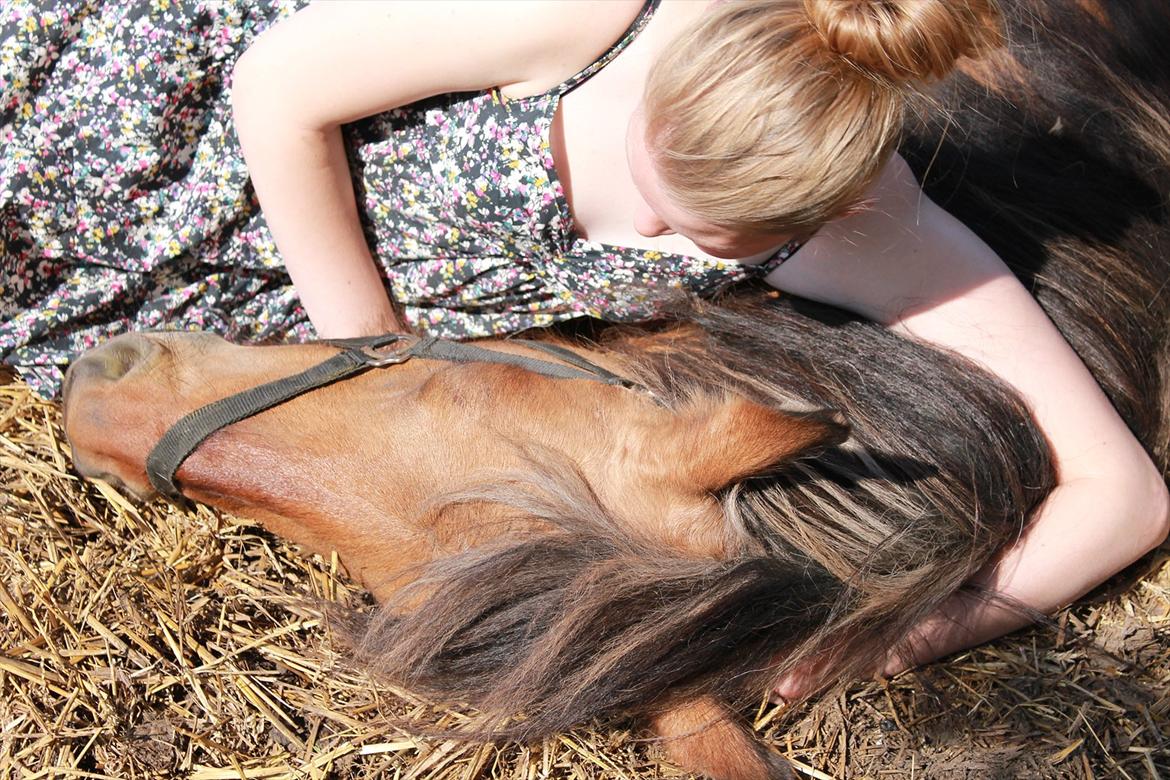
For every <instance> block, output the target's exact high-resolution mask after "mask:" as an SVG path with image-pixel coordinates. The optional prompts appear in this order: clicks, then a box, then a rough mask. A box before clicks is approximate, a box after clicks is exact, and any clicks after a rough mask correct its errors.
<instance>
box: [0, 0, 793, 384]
mask: <svg viewBox="0 0 1170 780" xmlns="http://www.w3.org/2000/svg"><path fill="white" fill-rule="evenodd" d="M303 4H304V3H303V0H281V1H273V0H133V2H123V1H122V0H8V1H7V2H5V3H4V4H3V5H2V6H0V144H2V145H3V151H2V154H0V356H2V358H3V360H4V362H5V363H7V364H9V365H12V366H15V367H16V368H17V369H18V370H19V372H20V373H21V375H22V376H23V377H24V378H25V380H26V381H28V382H29V383H30V384H31V385H32V386H33V387H34V388H35V389H36V390H37V391H38V392H40V393H41V394H43V395H46V396H51V395H53V394H54V393H56V392H57V391H58V390H59V388H60V383H61V379H62V376H63V371H64V369H65V367H66V366H67V365H68V363H69V362H70V361H71V360H72V359H74V358H75V357H77V355H79V354H80V353H81V352H82V351H84V350H85V349H87V348H89V347H92V346H94V345H95V344H97V343H99V342H101V341H102V340H104V339H107V338H109V337H111V336H113V335H116V334H118V333H122V332H125V331H128V330H147V329H160V328H171V329H188V330H210V331H215V332H217V333H220V334H222V335H224V336H226V337H227V338H230V339H233V340H237V341H249V342H262V341H264V342H272V341H286V340H307V339H311V338H313V335H314V334H313V330H312V325H311V324H310V323H309V321H308V319H307V317H306V315H305V313H304V310H303V309H302V307H301V305H300V302H299V300H298V298H297V294H296V291H295V289H294V288H293V286H292V284H291V282H290V281H289V278H288V275H287V274H286V272H285V271H284V269H283V266H282V264H281V261H280V256H279V253H278V252H277V250H276V247H275V245H274V243H273V241H272V237H271V235H270V233H269V231H268V228H267V226H266V224H265V222H264V216H263V214H262V213H261V212H260V210H259V208H258V206H257V204H256V200H255V197H254V196H253V194H252V190H251V187H250V185H249V182H248V175H247V170H246V168H245V166H244V162H243V159H242V157H241V153H240V149H239V142H238V140H237V138H236V136H235V132H234V129H233V127H232V122H231V110H230V85H229V84H228V83H227V79H228V77H229V75H230V72H231V68H232V65H233V63H234V62H235V60H236V58H237V57H238V56H239V55H240V54H242V53H243V51H244V50H245V49H246V48H247V47H248V46H249V45H250V43H251V42H252V40H254V39H255V37H256V35H257V34H259V33H260V32H261V31H262V30H264V29H265V28H267V27H268V26H269V25H271V24H272V23H273V22H275V21H276V20H278V19H280V18H282V17H283V16H286V15H288V14H290V13H292V12H294V11H295V10H296V9H297V8H298V7H299V6H300V5H303ZM655 5H656V0H651V2H648V3H647V5H646V7H645V8H644V9H643V11H642V12H641V14H640V15H639V16H638V18H637V19H636V20H635V21H634V22H633V24H632V25H631V27H630V29H629V30H628V31H627V32H626V33H625V35H624V36H623V37H622V38H621V40H619V41H618V42H617V43H615V44H614V45H613V47H611V48H610V50H609V51H607V52H606V53H605V54H603V55H602V56H601V57H600V58H599V59H598V60H597V61H596V62H594V63H593V64H592V65H590V66H589V67H588V68H586V69H585V70H584V71H582V72H581V73H579V74H577V75H576V76H574V77H573V78H571V79H569V80H567V81H566V82H564V83H563V84H561V85H559V86H558V87H556V88H554V89H552V90H549V91H548V92H546V93H544V94H541V95H537V96H534V97H529V98H524V99H519V100H516V99H507V100H506V99H504V98H503V97H502V96H501V95H500V93H499V92H498V91H495V90H492V91H487V92H477V93H460V94H450V95H441V96H437V97H434V98H430V99H427V100H424V101H421V102H419V103H415V104H411V105H409V106H405V107H402V108H399V109H394V110H391V111H389V112H386V113H384V114H380V115H377V116H375V117H371V118H369V119H366V120H363V121H361V122H358V123H355V124H353V125H350V126H347V128H346V131H347V142H348V146H349V149H350V159H351V168H352V172H353V178H354V183H355V187H356V189H357V193H358V203H359V208H360V209H361V210H362V212H363V220H364V223H365V227H366V231H367V237H368V240H369V242H370V245H371V247H372V248H373V251H374V255H375V257H376V259H377V261H378V263H379V264H380V266H381V268H382V270H383V272H384V275H385V280H386V285H387V288H388V290H389V291H390V294H391V297H392V299H393V300H394V301H395V302H396V305H397V306H398V307H399V309H400V311H401V312H402V314H403V316H404V318H405V320H406V322H407V323H408V324H409V325H410V326H411V327H412V328H414V329H416V330H418V331H425V332H429V333H435V334H438V335H441V336H444V337H448V338H458V339H466V338H476V337H482V336H491V335H502V334H507V333H513V332H516V331H518V330H523V329H526V328H532V327H540V326H547V325H551V324H553V323H556V322H559V321H563V320H567V319H570V318H574V317H581V316H592V317H599V318H603V319H607V320H615V321H632V320H640V319H646V318H650V317H653V316H654V315H655V314H656V313H658V311H659V310H660V309H661V307H662V305H663V304H664V302H665V301H667V300H669V299H671V298H672V297H674V296H676V295H677V293H678V291H688V292H693V293H696V294H709V293H711V292H714V291H716V290H718V289H721V288H722V287H724V286H726V285H727V284H730V283H732V282H735V281H738V280H741V279H743V278H746V277H747V276H749V275H754V274H764V273H767V271H768V270H770V269H771V268H772V267H774V266H775V265H776V264H777V263H779V262H782V261H783V260H784V259H785V258H786V257H787V256H788V254H790V253H791V251H793V249H794V247H792V246H789V247H786V248H784V249H782V250H781V251H780V252H779V253H778V254H777V255H776V256H775V257H773V258H772V259H771V260H770V261H768V262H766V263H764V264H761V265H759V266H740V265H738V264H736V263H734V262H732V261H718V260H713V259H710V258H694V257H687V256H681V255H669V254H663V253H659V252H654V251H645V250H640V249H633V248H629V247H618V246H610V245H605V244H599V243H596V242H591V241H586V240H584V239H581V238H580V237H578V236H577V235H575V234H574V231H573V225H572V219H571V217H570V214H569V208H568V203H567V202H566V200H565V196H564V192H563V190H562V188H561V185H560V182H559V181H558V180H557V175H556V170H555V167H554V165H553V159H552V154H551V151H550V147H549V129H550V127H551V124H552V119H553V114H554V112H555V111H556V108H557V104H558V101H559V100H560V98H561V96H563V95H564V94H566V93H567V92H568V91H570V90H572V89H573V88H574V87H576V86H577V85H579V84H581V83H582V82H583V81H584V80H585V79H587V78H589V77H590V76H591V75H593V74H594V73H596V72H597V71H598V70H600V69H601V68H603V67H605V65H606V64H607V63H608V62H610V61H611V60H612V59H613V58H614V57H616V56H618V54H620V52H621V51H622V50H623V49H624V48H625V46H626V45H627V44H628V43H629V41H631V40H632V39H633V38H634V37H635V36H636V35H637V34H638V32H639V31H640V30H641V29H642V28H643V26H644V25H645V24H646V22H647V21H648V20H649V18H650V16H651V14H652V13H653V10H654V7H655Z"/></svg>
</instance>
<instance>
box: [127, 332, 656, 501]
mask: <svg viewBox="0 0 1170 780" xmlns="http://www.w3.org/2000/svg"><path fill="white" fill-rule="evenodd" d="M399 342H407V343H408V345H407V346H406V347H405V348H396V349H394V350H392V351H389V352H380V351H378V350H381V349H383V348H385V347H387V346H391V345H396V344H398V343H399ZM326 343H329V344H331V345H333V346H336V347H340V348H342V350H343V351H342V352H339V353H338V354H336V355H334V356H333V357H331V358H329V359H328V360H326V361H324V362H323V363H318V364H317V365H315V366H313V367H312V368H309V369H306V370H304V371H302V372H300V373H299V374H293V375H292V376H287V377H283V378H281V379H276V380H273V381H271V382H266V383H265V384H262V385H258V386H257V387H253V388H250V389H248V390H244V391H242V392H239V393H236V394H235V395H230V396H228V397H227V398H222V399H220V400H218V401H213V402H212V403H210V404H207V405H206V406H202V407H200V408H198V409H196V410H195V411H193V412H191V413H190V414H188V415H186V416H185V417H183V418H181V419H180V420H179V421H178V422H177V423H175V424H174V425H172V426H171V427H170V429H169V430H167V432H166V433H165V434H163V437H162V439H160V440H159V442H158V444H156V445H155V446H154V449H153V450H151V452H150V455H148V456H147V458H146V476H147V477H148V478H149V479H150V484H151V485H153V486H154V489H155V490H157V491H158V492H159V493H161V494H162V495H164V496H166V497H167V498H170V499H172V500H180V499H181V498H182V493H181V492H180V491H179V488H178V486H176V485H175V472H177V471H178V470H179V467H180V466H182V465H183V462H184V461H185V460H187V458H188V457H190V455H191V453H192V452H194V451H195V449H196V448H197V447H198V446H199V445H200V444H202V443H203V442H204V441H205V440H206V439H207V437H209V436H211V434H213V433H215V432H216V431H218V430H220V429H221V428H226V427H227V426H229V425H233V424H235V423H238V422H239V421H240V420H244V419H247V418H248V417H252V416H253V415H256V414H259V413H260V412H263V411H265V410H266V409H271V408H272V407H274V406H279V405H280V404H282V403H284V402H285V401H289V400H292V399H293V398H296V397H297V396H299V395H302V394H304V393H307V392H309V391H310V390H315V389H317V388H319V387H324V386H325V385H328V384H332V383H333V382H336V381H338V380H341V379H345V378H347V377H351V376H353V375H354V374H359V373H361V372H363V371H367V370H369V369H371V368H380V367H383V366H389V365H396V364H398V363H403V362H405V361H406V360H409V359H410V358H412V357H418V358H423V359H429V360H444V361H447V362H452V363H500V364H504V365H511V366H516V367H518V368H522V369H524V370H525V371H531V372H532V373H535V374H540V375H541V376H547V377H551V378H553V379H588V380H592V381H594V382H601V383H603V384H607V385H617V386H620V387H635V385H634V383H632V382H630V381H629V380H627V379H625V378H623V377H620V376H618V375H617V374H614V373H613V372H611V371H608V370H606V369H604V368H602V367H601V366H598V365H596V364H595V363H592V362H590V361H589V360H586V359H585V358H583V357H581V356H580V355H578V354H576V353H575V352H573V351H571V350H568V349H565V348H564V347H561V346H557V345H555V344H547V343H544V342H539V341H523V340H517V341H516V342H514V343H521V344H524V345H525V346H527V347H534V348H536V349H540V350H542V351H543V352H545V353H547V354H549V355H552V356H554V357H556V358H557V359H559V360H561V361H563V362H564V363H568V364H570V365H563V364H561V363H550V362H549V361H547V360H539V359H537V358H532V357H528V356H526V355H515V354H512V353H510V352H497V351H495V350H491V349H484V348H483V347H478V346H476V345H474V344H463V343H459V342H454V341H443V340H441V339H438V338H436V337H434V336H427V337H424V338H415V337H413V336H408V335H405V334H398V333H391V334H387V335H385V336H377V337H373V338H358V339H336V340H332V341H329V342H326Z"/></svg>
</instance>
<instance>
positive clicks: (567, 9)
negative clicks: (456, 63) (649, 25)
mask: <svg viewBox="0 0 1170 780" xmlns="http://www.w3.org/2000/svg"><path fill="white" fill-rule="evenodd" d="M644 5H645V0H554V2H540V3H532V2H528V1H527V0H520V2H519V6H520V7H521V8H520V10H521V13H523V14H525V15H526V17H527V18H526V19H525V20H524V23H523V25H524V29H525V30H526V33H525V34H526V35H529V36H532V37H533V38H536V39H538V40H529V42H528V45H529V47H531V50H532V52H533V54H534V56H533V57H532V58H531V59H530V74H529V76H528V78H526V79H524V80H523V81H518V82H514V83H512V84H502V85H499V86H500V88H501V90H502V91H503V92H504V94H505V95H507V96H508V97H513V98H515V97H525V96H528V95H538V94H540V93H542V92H545V91H546V90H549V89H551V88H552V87H555V86H556V85H557V84H560V83H561V82H562V81H564V80H565V79H568V78H570V77H572V76H573V75H575V74H577V73H579V72H580V71H582V70H583V69H585V68H586V67H588V66H589V65H590V64H592V63H593V62H594V61H595V60H596V59H597V58H598V57H600V56H601V55H602V54H604V53H605V51H606V50H607V49H608V48H609V47H610V46H612V45H613V44H614V43H615V42H616V41H617V40H618V39H619V38H620V37H621V36H622V34H623V33H624V32H625V31H626V30H627V29H628V28H629V26H630V24H632V23H633V21H634V19H636V18H637V16H638V14H639V12H640V11H641V10H642V7H643V6H644Z"/></svg>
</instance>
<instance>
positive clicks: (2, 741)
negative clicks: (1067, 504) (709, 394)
mask: <svg viewBox="0 0 1170 780" xmlns="http://www.w3.org/2000/svg"><path fill="white" fill-rule="evenodd" d="M0 486H2V491H3V492H2V495H0V780H8V779H9V778H12V779H14V780H15V778H66V777H68V778H104V777H108V778H139V777H141V778H155V777H160V778H161V777H181V778H193V779H196V780H229V779H234V778H266V779H267V778H326V777H329V778H374V777H377V778H385V777H389V778H401V779H402V780H415V778H418V779H420V780H421V779H422V778H450V779H451V780H457V779H465V780H471V779H472V778H516V779H517V780H537V778H547V777H557V778H614V779H615V780H616V779H617V778H621V779H622V780H638V779H640V778H649V777H671V776H675V775H677V774H678V771H677V770H675V769H673V768H672V767H670V766H669V765H666V764H663V763H660V762H659V761H658V759H657V756H658V751H657V750H656V748H655V746H654V745H653V744H652V743H647V742H645V741H642V740H639V739H638V736H639V735H638V733H637V732H636V731H631V729H632V724H619V727H618V728H616V729H615V728H607V729H593V728H587V729H581V730H578V731H576V732H574V733H572V734H567V735H563V736H561V737H558V738H557V739H554V740H549V741H547V742H545V743H544V744H540V745H530V746H519V745H499V746H495V745H491V746H484V745H477V744H461V743H456V742H450V741H442V740H428V739H424V738H418V737H416V736H414V735H413V734H412V733H411V729H410V725H411V724H418V725H419V729H418V731H421V730H422V727H424V726H425V727H431V728H433V727H435V726H439V727H452V726H456V725H458V723H459V722H460V721H461V720H463V719H465V718H467V717H468V716H469V714H470V712H469V711H468V710H466V709H460V708H458V707H447V706H439V705H437V704H434V703H431V702H427V701H423V700H421V699H419V698H418V697H415V696H412V695H411V694H410V693H409V692H408V691H403V690H399V689H398V688H395V687H394V686H393V685H392V684H389V683H387V682H384V681H375V680H372V679H370V678H369V677H368V676H366V675H364V674H363V673H362V672H361V671H360V670H355V669H353V668H352V667H351V666H349V665H348V664H347V663H346V660H345V654H344V653H345V651H344V648H343V647H342V646H340V645H339V644H338V643H337V642H335V641H334V639H333V635H332V633H331V631H330V627H329V625H328V621H327V620H326V619H325V618H324V617H323V616H322V614H321V612H320V611H319V610H318V609H316V608H315V607H314V606H313V605H314V604H316V603H320V602H321V601H322V600H324V601H336V602H342V603H346V604H350V605H360V604H363V603H367V601H368V600H367V597H366V596H365V594H363V593H362V592H361V591H360V590H359V589H358V588H356V587H355V586H354V584H353V583H351V582H350V581H348V580H347V579H346V578H345V577H344V575H343V574H342V573H341V572H340V570H339V564H338V561H336V560H325V559H321V558H318V557H306V556H304V555H301V554H299V553H298V551H297V550H296V549H295V548H294V547H292V546H290V545H288V544H286V543H285V542H284V541H283V540H281V539H278V538H275V537H273V536H271V535H269V534H267V533H266V532H264V531H263V530H262V529H260V528H258V527H257V526H254V525H252V524H250V523H248V522H245V521H242V520H238V519H236V518H233V517H230V516H227V515H224V514H221V513H218V512H215V511H212V510H209V509H207V508H206V507H199V508H197V509H196V510H194V511H192V512H183V511H181V510H178V509H175V508H173V507H171V506H168V505H166V504H163V503H161V502H156V503H152V504H148V505H137V504H136V503H134V502H132V501H129V500H127V499H126V498H125V497H123V496H122V495H120V494H119V493H117V492H116V491H115V490H113V489H111V488H109V487H108V486H105V485H102V484H99V483H89V482H82V481H80V480H79V479H78V478H77V477H76V476H75V475H73V474H72V473H71V472H70V470H69V454H68V447H67V445H66V444H65V443H64V441H63V439H62V436H61V429H60V424H59V409H58V408H57V406H55V405H53V404H49V403H45V402H43V401H40V400H39V399H37V398H36V397H35V396H34V395H33V394H32V393H31V392H30V391H29V390H28V388H27V387H25V386H24V385H23V384H21V383H19V382H17V381H15V380H12V379H11V378H8V377H2V376H0ZM1058 624H1059V628H1058V629H1057V630H1053V629H1037V630H1035V631H1031V632H1024V633H1020V634H1017V635H1015V636H1013V637H1011V638H1008V639H1005V640H1001V641H999V642H997V643H994V644H992V645H990V646H987V647H983V648H979V649H977V650H973V651H970V652H967V653H964V654H962V655H960V656H958V657H956V658H953V659H951V660H950V661H948V662H946V663H943V664H936V665H934V666H931V667H929V668H927V669H925V670H922V671H920V672H916V673H911V674H907V675H903V676H902V677H900V678H898V679H896V680H894V681H891V682H888V683H865V684H859V685H857V686H855V687H854V688H853V689H852V690H850V691H849V692H848V693H847V694H845V695H843V696H841V697H839V698H834V699H830V700H823V701H820V702H817V703H815V704H814V705H812V706H810V707H808V708H806V709H803V710H801V711H799V712H789V711H785V709H784V708H783V707H779V706H773V705H768V704H762V705H761V707H760V709H759V711H758V712H755V713H745V716H746V717H749V718H750V717H754V718H755V723H756V727H757V729H758V730H759V731H760V732H761V733H762V734H764V735H765V736H767V737H768V738H770V739H771V740H772V741H773V744H774V745H775V747H776V749H778V750H779V751H781V752H782V753H784V754H785V755H787V756H789V757H790V758H791V759H792V760H793V763H794V765H795V766H796V767H797V768H798V770H799V771H800V772H802V773H804V775H806V776H808V777H813V778H822V779H823V778H841V779H844V778H889V779H896V778H994V777H1029V778H1047V777H1053V778H1066V777H1067V778H1134V779H1135V780H1136V778H1170V641H1168V638H1170V558H1168V556H1167V554H1166V552H1165V550H1163V551H1162V552H1160V553H1156V554H1155V555H1154V556H1153V557H1152V558H1149V559H1147V560H1146V561H1144V562H1143V563H1142V564H1140V565H1139V570H1138V571H1137V573H1134V572H1132V571H1131V572H1130V573H1129V575H1128V576H1127V577H1125V578H1123V579H1120V580H1117V581H1114V582H1112V583H1110V584H1109V585H1108V586H1107V587H1106V588H1105V589H1103V590H1101V591H1100V592H1099V593H1097V594H1096V596H1095V597H1094V598H1090V599H1087V600H1084V601H1082V603H1080V604H1078V605H1077V606H1075V607H1074V608H1073V609H1071V610H1068V611H1066V612H1065V613H1063V614H1061V615H1060V616H1059V617H1058Z"/></svg>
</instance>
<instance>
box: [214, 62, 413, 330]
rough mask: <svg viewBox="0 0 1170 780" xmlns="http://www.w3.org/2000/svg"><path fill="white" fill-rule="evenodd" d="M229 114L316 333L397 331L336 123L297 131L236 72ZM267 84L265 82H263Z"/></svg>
mask: <svg viewBox="0 0 1170 780" xmlns="http://www.w3.org/2000/svg"><path fill="white" fill-rule="evenodd" d="M236 75H237V80H236V84H235V95H234V101H233V102H234V109H235V119H236V125H237V132H238V133H239V137H240V143H241V146H242V148H243V152H244V158H245V161H246V162H247V164H248V170H249V172H250V174H251V176H252V182H253V185H254V187H255V189H256V196H257V198H258V199H259V200H260V205H261V207H262V208H263V209H264V215H265V218H266V220H267V222H268V226H269V228H270V229H271V230H272V234H273V237H274V238H275V239H276V244H277V246H278V247H279V249H280V252H281V255H282V257H283V259H284V263H285V266H286V267H287V269H288V272H289V275H290V276H291V277H292V280H293V284H295V285H296V288H297V292H298V293H299V294H300V297H301V301H302V303H303V304H304V306H305V310H306V311H307V312H308V314H309V318H310V319H311V320H312V322H313V325H314V327H315V328H316V330H317V333H318V335H320V336H321V337H323V338H344V337H351V336H364V335H373V334H377V333H385V332H388V331H391V330H397V329H399V325H398V321H397V319H396V317H395V315H394V310H393V308H392V307H391V305H390V300H389V298H388V296H387V294H386V291H385V288H384V286H383V282H382V276H381V274H380V273H379V271H378V269H377V267H376V266H375V264H374V260H373V257H372V256H371V254H370V250H369V248H368V247H367V245H366V241H365V236H364V235H363V233H362V228H361V223H360V220H359V218H358V212H357V205H356V201H355V197H354V191H353V184H352V182H351V180H350V176H349V167H348V163H347V161H346V156H345V148H344V145H343V143H342V139H341V132H340V129H339V127H338V126H337V125H330V126H324V127H312V126H305V125H304V124H300V123H298V119H297V117H295V116H289V115H287V114H286V113H284V109H283V107H282V106H281V105H280V103H279V101H278V100H276V99H273V97H272V96H268V95H265V94H263V92H264V90H265V89H266V88H268V84H266V83H264V80H262V79H252V78H249V77H248V74H247V73H246V72H245V73H244V74H243V76H242V77H241V70H240V68H239V67H237V73H236ZM269 83H270V82H269Z"/></svg>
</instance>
